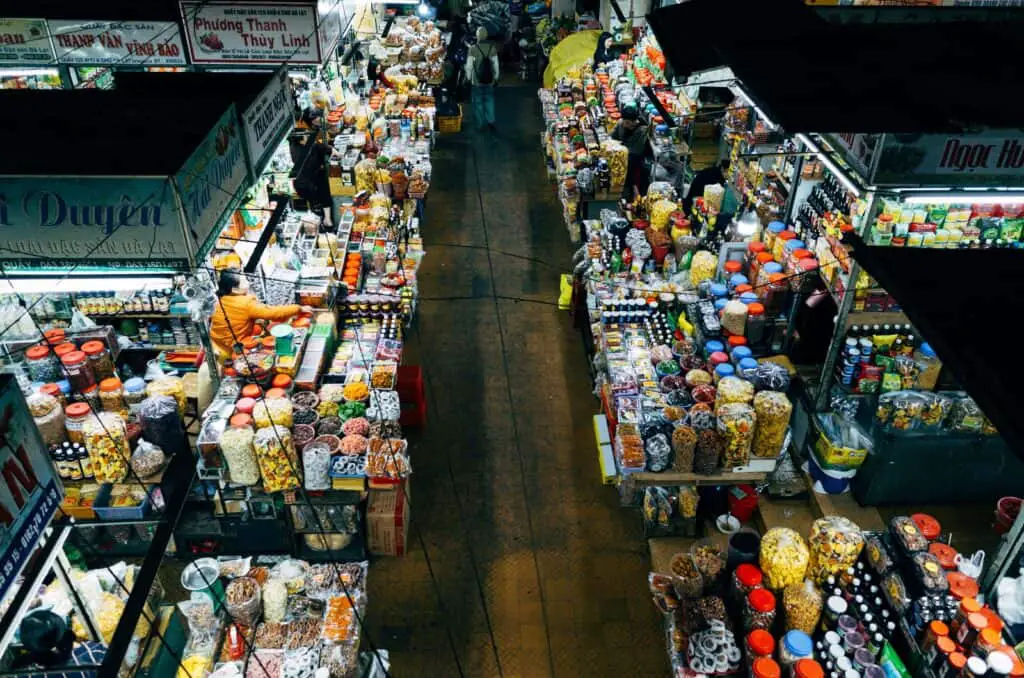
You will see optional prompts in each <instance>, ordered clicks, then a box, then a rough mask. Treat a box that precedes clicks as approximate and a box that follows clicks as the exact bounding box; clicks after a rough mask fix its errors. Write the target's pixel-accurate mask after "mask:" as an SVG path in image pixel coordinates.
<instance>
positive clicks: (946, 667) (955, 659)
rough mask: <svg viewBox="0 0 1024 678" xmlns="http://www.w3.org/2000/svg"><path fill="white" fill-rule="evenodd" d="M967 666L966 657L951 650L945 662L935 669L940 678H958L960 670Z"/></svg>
mask: <svg viewBox="0 0 1024 678" xmlns="http://www.w3.org/2000/svg"><path fill="white" fill-rule="evenodd" d="M966 666H967V657H966V656H965V655H963V654H962V653H960V652H952V653H950V654H949V656H948V657H946V662H945V664H943V665H942V667H941V668H939V670H938V671H937V673H938V675H939V676H940V678H959V676H960V672H961V671H963V670H964V668H965V667H966Z"/></svg>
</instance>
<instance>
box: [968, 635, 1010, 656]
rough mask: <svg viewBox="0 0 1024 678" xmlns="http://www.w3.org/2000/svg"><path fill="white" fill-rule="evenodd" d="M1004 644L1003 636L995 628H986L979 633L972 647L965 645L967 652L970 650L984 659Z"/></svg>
mask: <svg viewBox="0 0 1024 678" xmlns="http://www.w3.org/2000/svg"><path fill="white" fill-rule="evenodd" d="M1002 646H1003V636H1002V634H1001V633H999V631H996V630H995V629H993V628H984V629H982V630H981V632H980V633H979V634H978V637H977V638H976V639H975V641H974V645H973V646H971V647H967V646H964V651H965V652H968V651H969V652H970V653H971V654H973V655H974V656H975V657H981V658H982V659H984V658H985V657H987V656H988V655H989V653H990V652H995V651H996V650H998V649H999V648H1000V647H1002Z"/></svg>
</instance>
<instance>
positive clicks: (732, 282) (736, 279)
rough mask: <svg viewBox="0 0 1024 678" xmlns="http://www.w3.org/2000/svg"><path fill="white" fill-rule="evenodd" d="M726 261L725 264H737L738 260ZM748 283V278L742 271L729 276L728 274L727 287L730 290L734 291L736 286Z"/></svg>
mask: <svg viewBox="0 0 1024 678" xmlns="http://www.w3.org/2000/svg"><path fill="white" fill-rule="evenodd" d="M726 263H727V264H738V263H740V262H738V261H728V262H726ZM749 284H750V280H748V279H747V276H745V275H743V274H742V273H733V274H732V275H731V276H729V289H730V290H733V291H735V290H736V288H737V287H739V286H740V285H749Z"/></svg>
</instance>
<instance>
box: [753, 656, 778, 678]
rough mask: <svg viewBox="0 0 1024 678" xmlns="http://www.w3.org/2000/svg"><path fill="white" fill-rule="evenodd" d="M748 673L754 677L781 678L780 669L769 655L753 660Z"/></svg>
mask: <svg viewBox="0 0 1024 678" xmlns="http://www.w3.org/2000/svg"><path fill="white" fill-rule="evenodd" d="M750 673H751V675H752V676H753V677H754V678H782V669H781V668H780V667H779V665H778V664H777V663H775V660H774V659H772V658H770V657H762V658H761V659H757V660H755V661H754V664H753V666H752V667H751V669H750Z"/></svg>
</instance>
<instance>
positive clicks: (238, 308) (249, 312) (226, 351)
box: [210, 269, 313, 357]
mask: <svg viewBox="0 0 1024 678" xmlns="http://www.w3.org/2000/svg"><path fill="white" fill-rule="evenodd" d="M217 297H218V299H217V303H216V304H215V305H214V309H213V316H212V317H211V318H210V340H211V341H212V342H213V345H214V347H215V348H216V349H217V351H218V352H219V353H220V354H221V355H222V356H223V357H227V356H230V355H231V353H232V347H233V346H234V345H235V343H236V342H241V341H243V340H245V339H246V338H247V337H249V336H251V335H252V330H253V327H254V326H255V324H256V321H257V320H288V318H291V317H292V316H295V315H298V314H299V312H300V311H301V312H304V313H310V312H312V310H313V309H312V308H311V307H309V306H299V305H298V304H288V305H285V306H267V305H266V304H262V303H260V301H259V300H258V299H256V297H255V296H253V295H251V294H249V280H248V279H247V278H246V277H245V276H244V275H242V274H241V273H239V272H238V271H237V270H233V269H227V270H224V271H221V272H220V278H218V280H217Z"/></svg>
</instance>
